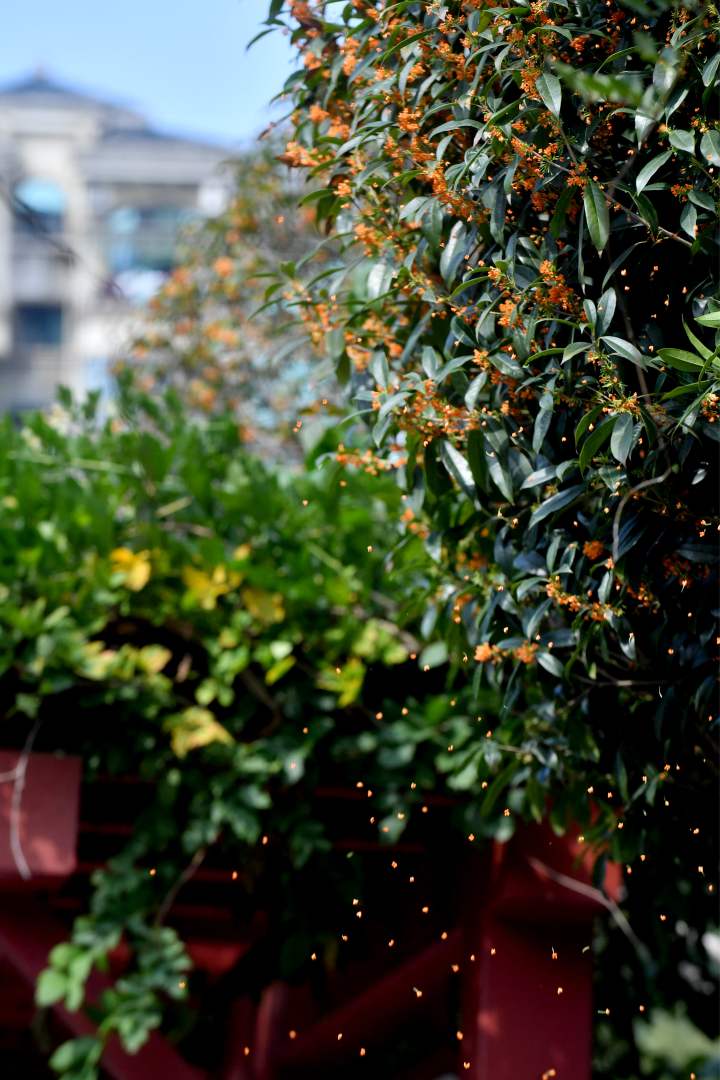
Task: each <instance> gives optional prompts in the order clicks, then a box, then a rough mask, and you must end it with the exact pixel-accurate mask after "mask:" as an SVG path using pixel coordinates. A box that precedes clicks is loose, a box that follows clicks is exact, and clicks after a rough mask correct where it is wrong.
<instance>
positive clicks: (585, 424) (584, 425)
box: [575, 405, 603, 446]
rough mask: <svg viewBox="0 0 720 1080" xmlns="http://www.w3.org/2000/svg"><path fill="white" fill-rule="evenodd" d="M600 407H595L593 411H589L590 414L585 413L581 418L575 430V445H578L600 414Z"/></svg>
mask: <svg viewBox="0 0 720 1080" xmlns="http://www.w3.org/2000/svg"><path fill="white" fill-rule="evenodd" d="M602 411H603V407H602V405H596V406H595V408H594V409H590V412H586V413H585V415H584V416H583V418H582V419H581V420H580V422H579V423H578V425H577V427H576V428H575V445H576V446H577V444H578V443H579V441H580V439H581V437H582V436H583V435H584V434H585V432H586V431H587V429H588V428H589V427H590V425H591V424H594V423H595V421H596V420H597V418H598V416H600V415H601V414H602Z"/></svg>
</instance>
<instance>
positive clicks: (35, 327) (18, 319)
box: [15, 304, 63, 345]
mask: <svg viewBox="0 0 720 1080" xmlns="http://www.w3.org/2000/svg"><path fill="white" fill-rule="evenodd" d="M62 324H63V317H62V308H61V306H60V305H59V304H18V306H17V307H16V308H15V344H16V345H61V344H62V329H63V326H62Z"/></svg>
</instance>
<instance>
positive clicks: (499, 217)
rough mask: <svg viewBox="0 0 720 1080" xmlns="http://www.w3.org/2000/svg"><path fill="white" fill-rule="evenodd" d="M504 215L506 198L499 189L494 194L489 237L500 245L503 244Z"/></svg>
mask: <svg viewBox="0 0 720 1080" xmlns="http://www.w3.org/2000/svg"><path fill="white" fill-rule="evenodd" d="M506 214H507V198H506V196H505V193H504V191H503V189H502V188H500V187H499V188H497V190H496V192H495V202H494V204H493V208H492V213H491V214H490V235H491V236H492V238H493V240H496V241H497V243H498V244H502V242H503V231H504V229H505V217H506Z"/></svg>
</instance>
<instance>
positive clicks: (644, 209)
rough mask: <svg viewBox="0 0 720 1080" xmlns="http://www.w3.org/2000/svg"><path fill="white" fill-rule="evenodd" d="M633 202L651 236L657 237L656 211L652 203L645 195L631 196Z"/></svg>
mask: <svg viewBox="0 0 720 1080" xmlns="http://www.w3.org/2000/svg"><path fill="white" fill-rule="evenodd" d="M633 200H634V202H635V205H636V206H637V208H638V210H639V211H640V216H641V217H642V218H643V219H644V220H645V221H646V222H647V223H648V225H649V226H650V232H651V233H652V234H653V236H657V233H658V224H659V222H658V216H657V210H656V209H655V207H654V206H653V204H652V202H651V201H650V199H649V198H648V197H647V195H633Z"/></svg>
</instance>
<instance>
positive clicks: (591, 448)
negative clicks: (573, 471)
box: [580, 416, 617, 472]
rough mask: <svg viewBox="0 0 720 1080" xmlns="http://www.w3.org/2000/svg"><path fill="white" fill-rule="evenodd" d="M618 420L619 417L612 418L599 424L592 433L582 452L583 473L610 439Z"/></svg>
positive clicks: (581, 468) (581, 465)
mask: <svg viewBox="0 0 720 1080" xmlns="http://www.w3.org/2000/svg"><path fill="white" fill-rule="evenodd" d="M616 420H617V416H611V417H610V418H609V419H608V420H606V421H605V422H604V423H602V424H599V425H598V427H596V428H595V430H594V431H591V432H590V434H589V435H588V437H587V439H586V440H585V442H584V443H583V447H582V450H581V451H580V470H581V472H585V469H586V468H587V467H588V465H589V464H590V462H591V461H592V459H593V458H594V457H595V455H596V454H597V452H598V450H599V449H600V447H601V446H602V444H603V443H604V442H605V441H606V440H607V439H609V438H610V435H611V433H612V430H613V428H614V426H615V422H616Z"/></svg>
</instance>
